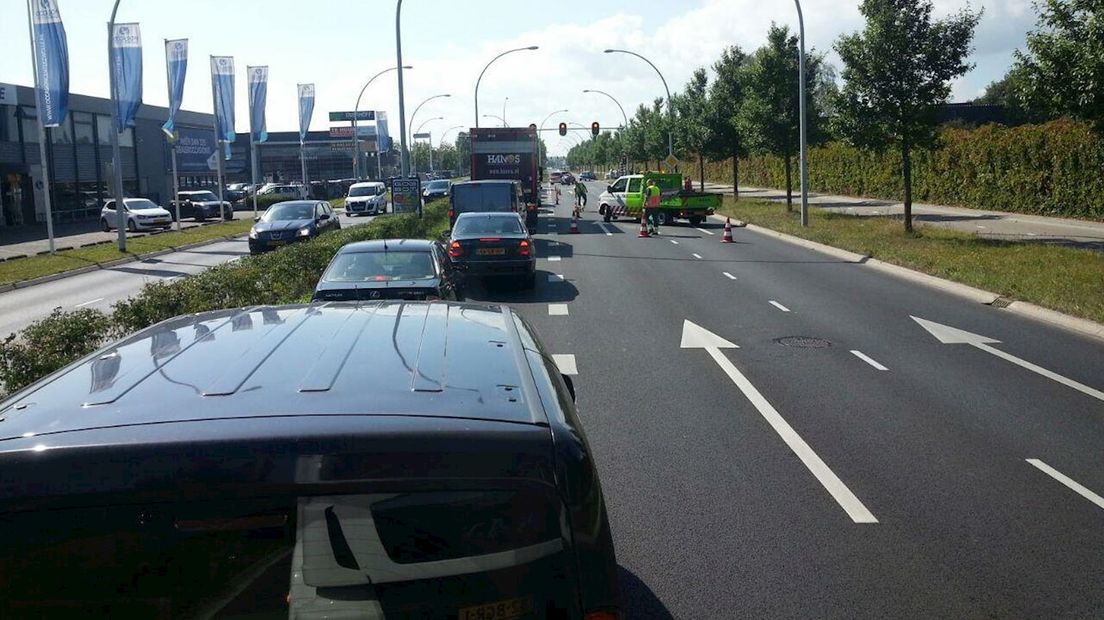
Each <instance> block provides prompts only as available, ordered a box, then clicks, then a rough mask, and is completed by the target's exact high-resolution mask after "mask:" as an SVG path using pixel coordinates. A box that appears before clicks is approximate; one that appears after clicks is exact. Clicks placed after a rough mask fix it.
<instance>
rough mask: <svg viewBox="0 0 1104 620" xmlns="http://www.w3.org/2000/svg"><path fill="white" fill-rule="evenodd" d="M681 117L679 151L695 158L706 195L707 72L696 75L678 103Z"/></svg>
mask: <svg viewBox="0 0 1104 620" xmlns="http://www.w3.org/2000/svg"><path fill="white" fill-rule="evenodd" d="M675 111H676V112H677V113H678V118H677V121H676V123H677V125H676V127H677V130H676V132H675V143H676V148H678V149H679V150H682V151H686V153H688V154H693V155H696V156H697V158H698V170H699V175H698V176H699V180H700V183H701V189H702V191H703V192H704V191H705V148H706V145H707V144H708V142H709V134H710V127H709V77H708V76H707V75H706V74H705V69H698V70H696V71H694V75H693V76H691V78H690V81H689V82H687V84H686V89H685V90H683V91H682V93H681V94H680V95H679V96H678V98H677V99H675Z"/></svg>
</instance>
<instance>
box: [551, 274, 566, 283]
mask: <svg viewBox="0 0 1104 620" xmlns="http://www.w3.org/2000/svg"><path fill="white" fill-rule="evenodd" d="M548 281H549V282H563V281H564V277H563V274H562V273H550V274H548Z"/></svg>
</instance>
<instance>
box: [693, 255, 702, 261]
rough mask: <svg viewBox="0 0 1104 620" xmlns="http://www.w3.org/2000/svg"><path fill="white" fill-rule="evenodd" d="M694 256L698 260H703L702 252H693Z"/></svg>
mask: <svg viewBox="0 0 1104 620" xmlns="http://www.w3.org/2000/svg"><path fill="white" fill-rule="evenodd" d="M692 256H693V257H694V258H696V259H698V260H703V259H702V257H701V254H693V255H692Z"/></svg>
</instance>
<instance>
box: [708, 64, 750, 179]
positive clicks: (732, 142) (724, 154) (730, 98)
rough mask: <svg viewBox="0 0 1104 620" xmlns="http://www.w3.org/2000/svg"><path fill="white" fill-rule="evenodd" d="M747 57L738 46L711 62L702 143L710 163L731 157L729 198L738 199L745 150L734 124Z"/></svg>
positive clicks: (740, 101) (740, 102)
mask: <svg viewBox="0 0 1104 620" xmlns="http://www.w3.org/2000/svg"><path fill="white" fill-rule="evenodd" d="M747 64H748V56H747V54H745V53H744V51H743V50H742V49H740V47H739V46H737V45H733V46H731V47H727V48H725V49H724V50H723V51H722V52H721V58H720V59H719V60H718V61H717V62H715V63H713V71H714V73H716V78H715V79H714V80H713V84H712V85H711V86H710V87H709V101H708V103H707V106H706V120H705V124H706V126H707V127H709V134H708V136H707V139H706V143H705V149H704V150H705V156H706V157H708V158H709V159H710V160H711V161H721V160H724V159H728V158H732V195H733V196H736V197H737V198H739V197H740V158H741V157H747V155H748V150H747V145H746V144H745V140H744V136H743V133H742V131H741V129H740V126H739V123H738V122H737V114H738V112H739V110H740V108H741V107H742V106H743V104H744V81H745V77H744V73H745V71H746V69H747Z"/></svg>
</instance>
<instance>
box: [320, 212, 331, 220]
mask: <svg viewBox="0 0 1104 620" xmlns="http://www.w3.org/2000/svg"><path fill="white" fill-rule="evenodd" d="M328 219H330V215H329V214H328V213H323V214H322V215H319V216H318V221H319V222H325V221H326V220H328Z"/></svg>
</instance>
